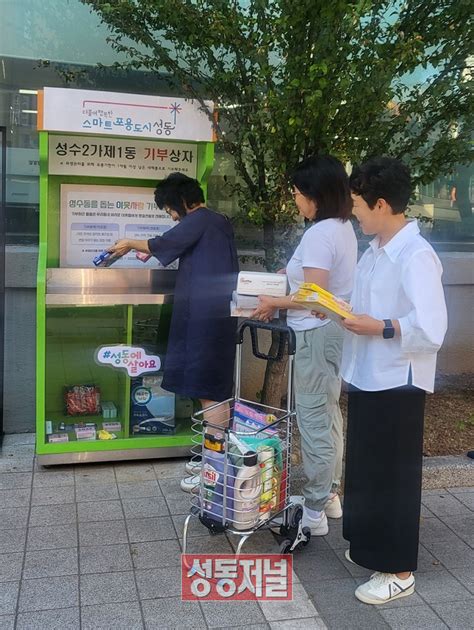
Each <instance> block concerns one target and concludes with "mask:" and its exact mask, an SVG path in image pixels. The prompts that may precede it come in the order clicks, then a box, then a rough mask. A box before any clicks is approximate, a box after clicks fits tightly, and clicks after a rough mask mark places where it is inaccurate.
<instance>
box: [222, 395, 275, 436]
mask: <svg viewBox="0 0 474 630" xmlns="http://www.w3.org/2000/svg"><path fill="white" fill-rule="evenodd" d="M275 421H276V417H275V416H274V415H273V414H271V413H265V412H264V411H260V410H258V409H255V408H254V407H250V405H244V404H243V403H241V402H236V403H235V405H234V416H233V420H232V429H233V430H234V431H237V432H242V433H249V432H254V431H259V430H260V429H263V428H265V427H267V426H268V425H270V424H272V422H275ZM277 431H278V428H277V427H270V428H268V429H266V430H265V431H263V432H262V435H261V437H262V438H263V437H267V436H268V435H271V434H275V433H276V432H277Z"/></svg>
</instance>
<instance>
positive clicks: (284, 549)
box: [280, 538, 293, 553]
mask: <svg viewBox="0 0 474 630" xmlns="http://www.w3.org/2000/svg"><path fill="white" fill-rule="evenodd" d="M292 544H293V541H292V540H290V539H289V538H285V540H284V541H283V542H282V543H281V544H280V553H291V545H292Z"/></svg>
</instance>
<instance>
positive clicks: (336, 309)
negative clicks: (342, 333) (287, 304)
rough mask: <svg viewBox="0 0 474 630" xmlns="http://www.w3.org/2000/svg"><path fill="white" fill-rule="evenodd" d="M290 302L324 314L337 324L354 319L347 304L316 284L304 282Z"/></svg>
mask: <svg viewBox="0 0 474 630" xmlns="http://www.w3.org/2000/svg"><path fill="white" fill-rule="evenodd" d="M291 301H292V302H295V303H296V304H299V305H300V306H304V308H307V309H308V310H310V311H317V312H318V313H324V314H325V315H327V317H329V318H330V319H332V320H334V321H335V322H337V323H341V321H342V320H343V319H349V318H351V317H354V315H353V314H352V313H351V310H352V309H351V306H350V304H349V303H348V302H345V301H344V300H341V299H340V298H337V297H336V296H335V295H333V294H332V293H330V292H329V291H326V289H323V288H321V287H319V286H318V285H317V284H312V283H309V282H304V283H303V284H302V285H301V286H300V288H299V289H298V291H296V293H294V294H293V295H292V297H291Z"/></svg>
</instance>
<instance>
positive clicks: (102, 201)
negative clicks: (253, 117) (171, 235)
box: [60, 184, 177, 269]
mask: <svg viewBox="0 0 474 630" xmlns="http://www.w3.org/2000/svg"><path fill="white" fill-rule="evenodd" d="M60 222H61V245H60V266H61V267H81V268H82V267H86V268H87V267H92V266H93V264H92V260H93V258H94V257H95V256H97V254H100V253H101V252H103V251H104V250H105V249H107V248H108V247H109V246H110V245H113V243H114V242H115V241H117V240H119V239H122V238H129V239H135V240H148V239H149V238H153V237H155V236H161V235H162V234H163V233H164V232H166V231H167V230H169V229H170V228H172V227H173V226H174V225H175V224H174V221H173V220H172V219H171V217H170V216H169V215H168V214H167V213H166V212H165V211H164V210H160V209H159V208H157V206H156V204H155V201H154V199H153V188H138V187H128V186H88V185H84V184H62V185H61V218H60ZM113 267H114V269H115V268H119V267H126V268H128V267H138V268H141V269H143V268H145V267H151V268H161V267H162V265H161V264H160V263H159V262H158V260H157V259H156V258H153V257H152V258H150V260H149V261H148V262H146V263H143V262H141V261H140V260H137V258H136V257H135V252H130V253H129V254H127V255H126V256H124V257H123V258H121V259H120V260H118V261H117V262H116V263H114V265H113ZM176 267H177V263H173V264H171V265H169V267H168V268H171V269H173V268H176Z"/></svg>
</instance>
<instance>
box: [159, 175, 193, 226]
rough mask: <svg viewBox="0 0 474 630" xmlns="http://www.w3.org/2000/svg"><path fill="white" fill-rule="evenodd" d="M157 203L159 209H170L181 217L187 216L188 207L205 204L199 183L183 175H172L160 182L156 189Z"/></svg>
mask: <svg viewBox="0 0 474 630" xmlns="http://www.w3.org/2000/svg"><path fill="white" fill-rule="evenodd" d="M155 202H156V205H157V206H158V208H164V207H165V206H166V207H168V208H169V209H170V210H174V211H175V212H177V213H178V214H179V216H180V217H185V216H186V207H185V204H186V206H188V208H192V207H193V206H195V205H197V204H200V203H204V193H203V190H202V188H201V186H200V185H199V182H198V181H197V180H196V179H192V177H188V176H187V175H184V174H183V173H171V175H168V177H167V178H166V179H163V180H162V181H160V182H158V184H157V185H156V189H155Z"/></svg>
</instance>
